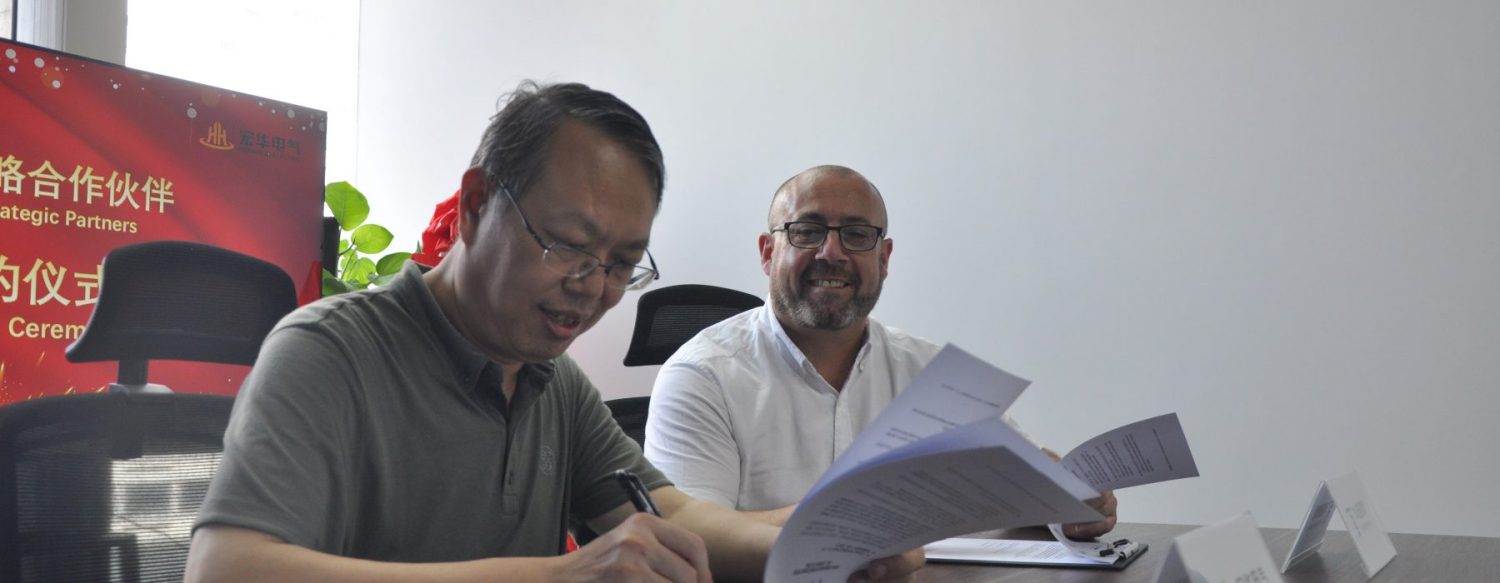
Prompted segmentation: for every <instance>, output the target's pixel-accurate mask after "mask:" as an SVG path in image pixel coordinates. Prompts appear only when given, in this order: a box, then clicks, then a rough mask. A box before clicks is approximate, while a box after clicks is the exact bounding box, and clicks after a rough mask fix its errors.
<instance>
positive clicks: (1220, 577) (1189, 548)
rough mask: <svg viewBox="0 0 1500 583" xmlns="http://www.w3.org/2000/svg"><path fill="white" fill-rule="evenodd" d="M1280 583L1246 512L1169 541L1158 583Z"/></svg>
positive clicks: (1264, 546)
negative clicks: (1170, 546)
mask: <svg viewBox="0 0 1500 583" xmlns="http://www.w3.org/2000/svg"><path fill="white" fill-rule="evenodd" d="M1210 581H1212V582H1219V581H1229V582H1233V583H1281V574H1280V573H1279V572H1277V571H1276V564H1275V563H1274V562H1272V560H1271V551H1269V550H1267V549H1266V541H1265V539H1264V538H1262V537H1261V536H1260V528H1259V527H1257V526H1256V525H1255V519H1254V518H1252V517H1251V516H1250V513H1248V512H1246V513H1244V514H1240V515H1238V516H1234V517H1232V518H1229V519H1228V520H1225V521H1223V522H1220V523H1217V524H1211V525H1208V526H1204V527H1202V528H1198V529H1194V530H1192V531H1189V532H1187V533H1184V534H1182V535H1180V536H1178V537H1177V538H1175V539H1172V550H1171V551H1169V552H1168V553H1167V559H1166V561H1165V562H1164V563H1162V566H1161V571H1160V572H1159V573H1158V574H1157V576H1156V582H1157V583H1207V582H1210Z"/></svg>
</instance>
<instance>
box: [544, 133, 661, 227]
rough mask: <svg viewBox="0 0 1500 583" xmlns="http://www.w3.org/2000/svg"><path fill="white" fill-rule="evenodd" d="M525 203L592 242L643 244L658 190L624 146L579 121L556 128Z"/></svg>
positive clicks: (554, 224)
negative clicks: (529, 200)
mask: <svg viewBox="0 0 1500 583" xmlns="http://www.w3.org/2000/svg"><path fill="white" fill-rule="evenodd" d="M529 190H530V192H528V194H527V196H526V197H525V198H523V200H525V199H529V198H535V199H536V200H533V201H532V202H530V203H524V204H525V206H526V207H527V208H528V212H532V211H529V209H533V208H534V209H537V210H536V211H534V212H536V214H537V215H538V218H539V219H540V220H541V221H544V222H545V223H546V224H547V225H548V226H549V227H553V228H557V229H572V230H578V231H580V233H581V234H582V235H584V236H586V237H588V238H589V239H590V240H591V241H592V240H608V241H609V242H612V243H624V244H629V245H639V246H642V247H644V246H645V244H646V241H647V239H649V238H650V235H651V223H652V220H653V219H654V218H655V216H656V193H655V190H654V189H653V187H652V183H651V180H650V177H649V175H648V173H647V172H646V169H645V167H644V166H643V164H642V163H641V161H640V160H639V159H638V158H637V157H636V156H635V154H634V153H632V152H631V151H630V150H629V149H628V148H626V147H625V146H623V145H621V144H619V143H618V142H616V141H614V140H612V139H610V138H609V137H608V136H606V135H605V134H604V133H602V132H600V131H599V130H597V129H595V128H593V127H591V126H588V125H587V124H583V123H579V122H568V123H565V124H563V126H562V127H560V128H558V131H557V135H556V136H554V137H553V140H552V144H551V146H550V147H549V151H548V156H547V161H546V162H545V163H544V166H543V168H542V173H541V175H540V177H539V179H538V180H537V181H536V182H535V183H533V185H532V187H531V188H530V189H529Z"/></svg>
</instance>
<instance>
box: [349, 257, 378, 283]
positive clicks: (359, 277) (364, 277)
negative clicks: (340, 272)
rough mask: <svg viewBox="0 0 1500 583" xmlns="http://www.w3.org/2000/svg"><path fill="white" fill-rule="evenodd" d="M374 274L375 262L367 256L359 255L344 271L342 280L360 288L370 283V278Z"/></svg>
mask: <svg viewBox="0 0 1500 583" xmlns="http://www.w3.org/2000/svg"><path fill="white" fill-rule="evenodd" d="M374 275H375V262H374V261H370V258H369V257H360V258H359V259H358V260H356V261H355V262H354V265H350V266H349V269H347V270H345V271H344V277H343V279H344V282H346V283H350V284H354V285H355V286H357V287H358V288H360V289H363V288H365V287H366V286H368V285H370V278H371V277H372V276H374Z"/></svg>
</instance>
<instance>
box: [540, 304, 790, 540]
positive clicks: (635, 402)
mask: <svg viewBox="0 0 1500 583" xmlns="http://www.w3.org/2000/svg"><path fill="white" fill-rule="evenodd" d="M764 303H765V302H764V301H763V300H761V299H760V298H758V297H755V296H752V295H750V294H747V293H745V292H742V291H737V290H732V289H728V288H722V287H716V286H712V285H698V284H684V285H674V286H668V287H663V288H658V289H654V290H651V291H648V292H646V293H644V294H641V299H640V300H639V301H638V302H637V303H636V311H635V331H634V332H633V333H632V334H631V337H630V347H629V348H627V349H626V350H625V366H647V365H652V364H661V363H663V362H666V361H667V357H670V356H672V353H674V352H677V349H678V348H680V347H682V345H683V344H684V343H686V342H687V341H688V340H691V339H692V338H693V336H696V335H697V334H698V332H700V331H702V330H703V329H704V328H707V327H709V326H712V325H714V324H718V323H719V322H722V321H724V320H725V319H726V318H728V317H730V316H733V315H735V314H738V313H740V312H743V311H745V310H748V309H750V308H754V307H758V306H760V305H762V304H764ZM604 405H605V406H607V407H609V413H610V416H611V417H614V419H615V423H618V424H620V429H623V430H624V431H625V435H629V436H630V438H631V439H633V440H635V443H636V444H637V445H639V446H641V447H642V448H644V447H646V413H647V410H648V409H649V408H650V406H651V397H649V396H647V397H624V398H620V399H611V400H608V401H605V402H604ZM568 528H569V530H570V531H572V533H573V536H574V538H575V539H576V540H577V541H578V544H580V545H585V544H588V543H589V541H592V540H593V539H594V538H595V537H596V536H597V535H595V534H594V532H593V530H591V529H590V528H589V527H588V526H587V525H585V524H584V523H583V521H582V520H579V519H578V518H577V517H572V516H570V517H568Z"/></svg>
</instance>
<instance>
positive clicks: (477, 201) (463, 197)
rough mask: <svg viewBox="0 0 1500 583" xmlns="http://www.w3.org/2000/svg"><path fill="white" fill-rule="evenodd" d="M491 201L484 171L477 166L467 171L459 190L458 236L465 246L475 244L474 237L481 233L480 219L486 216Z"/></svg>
mask: <svg viewBox="0 0 1500 583" xmlns="http://www.w3.org/2000/svg"><path fill="white" fill-rule="evenodd" d="M489 199H490V189H489V184H488V180H486V178H485V174H484V169H483V168H480V167H478V166H475V167H473V168H470V169H468V170H465V171H464V177H463V181H462V182H461V183H460V185H459V189H458V236H459V238H460V239H463V242H464V245H465V246H468V245H472V244H473V243H474V235H475V234H476V233H478V232H479V218H480V217H482V216H484V210H485V208H487V207H488V205H489V202H490V200H489Z"/></svg>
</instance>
